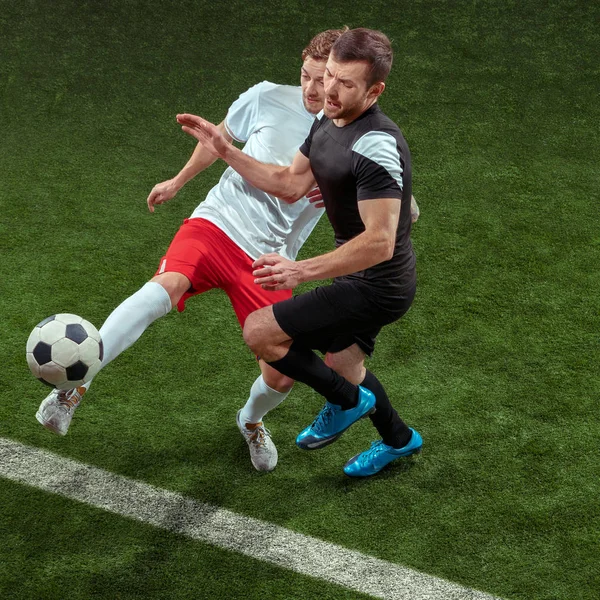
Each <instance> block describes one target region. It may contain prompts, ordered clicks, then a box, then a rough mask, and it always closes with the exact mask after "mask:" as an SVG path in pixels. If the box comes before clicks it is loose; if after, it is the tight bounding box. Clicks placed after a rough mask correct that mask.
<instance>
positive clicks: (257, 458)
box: [235, 408, 277, 471]
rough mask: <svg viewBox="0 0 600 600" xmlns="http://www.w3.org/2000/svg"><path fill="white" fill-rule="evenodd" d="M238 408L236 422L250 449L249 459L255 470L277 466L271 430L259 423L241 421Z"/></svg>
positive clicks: (270, 468)
mask: <svg viewBox="0 0 600 600" xmlns="http://www.w3.org/2000/svg"><path fill="white" fill-rule="evenodd" d="M241 414H242V409H241V408H240V410H238V412H237V416H236V419H235V420H236V422H237V426H238V429H239V430H240V433H241V434H242V435H243V436H244V439H245V440H246V443H247V444H248V448H249V450H250V460H251V461H252V464H253V465H254V468H255V469H256V470H257V471H272V470H273V469H274V468H275V467H276V466H277V448H276V447H275V444H274V443H273V440H272V439H271V432H270V431H269V430H268V429H266V428H265V427H264V425H263V424H262V422H261V423H246V424H244V423H242V421H241V420H240V415H241Z"/></svg>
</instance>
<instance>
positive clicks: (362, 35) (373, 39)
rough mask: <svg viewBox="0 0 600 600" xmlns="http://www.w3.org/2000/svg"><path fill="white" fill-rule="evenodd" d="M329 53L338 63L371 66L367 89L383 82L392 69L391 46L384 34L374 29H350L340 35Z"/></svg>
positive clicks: (392, 56)
mask: <svg viewBox="0 0 600 600" xmlns="http://www.w3.org/2000/svg"><path fill="white" fill-rule="evenodd" d="M331 52H332V54H333V56H334V57H335V59H336V60H338V61H340V62H351V61H355V60H362V61H366V62H367V63H369V64H370V65H371V71H370V73H369V77H368V78H367V87H368V88H370V87H371V86H372V85H373V84H374V83H377V82H378V81H385V80H386V79H387V76H388V75H389V74H390V70H391V68H392V60H393V58H394V52H393V50H392V44H391V43H390V40H389V39H388V37H387V35H385V33H382V32H381V31H376V30H374V29H365V28H364V27H359V28H358V29H350V30H349V31H347V32H346V33H344V34H343V35H341V36H340V37H339V38H338V39H337V41H336V42H335V44H334V45H333V48H332V49H331Z"/></svg>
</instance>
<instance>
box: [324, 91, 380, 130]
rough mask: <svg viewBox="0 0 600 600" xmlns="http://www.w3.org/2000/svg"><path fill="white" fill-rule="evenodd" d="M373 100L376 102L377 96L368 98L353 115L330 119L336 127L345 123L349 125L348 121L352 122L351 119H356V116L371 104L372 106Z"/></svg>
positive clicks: (366, 109) (365, 110) (343, 125)
mask: <svg viewBox="0 0 600 600" xmlns="http://www.w3.org/2000/svg"><path fill="white" fill-rule="evenodd" d="M375 102H377V98H375V99H373V100H368V101H367V102H366V103H365V105H364V106H363V108H362V109H361V111H360V112H358V113H356V114H354V115H349V116H347V117H342V118H341V119H332V121H333V123H334V125H335V126H336V127H345V126H346V125H350V123H352V122H353V121H356V119H358V117H360V115H362V114H363V113H365V112H367V111H368V110H369V109H370V108H371V106H373V104H375Z"/></svg>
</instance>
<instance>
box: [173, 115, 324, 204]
mask: <svg viewBox="0 0 600 600" xmlns="http://www.w3.org/2000/svg"><path fill="white" fill-rule="evenodd" d="M177 121H178V122H179V123H180V124H181V126H182V127H181V128H182V129H183V131H185V132H186V133H188V134H189V135H191V136H193V137H195V138H196V139H197V140H198V141H199V142H200V143H201V144H202V145H203V146H204V148H206V150H207V151H208V152H210V153H211V154H212V155H213V156H214V157H215V158H222V159H223V160H224V161H225V162H226V163H227V164H228V165H229V166H230V167H232V168H233V169H235V170H236V171H237V172H238V173H239V174H240V175H241V176H242V177H243V178H244V179H245V180H246V181H248V182H249V183H250V184H251V185H253V186H254V187H256V188H258V189H260V190H263V191H264V192H267V194H272V195H273V196H277V197H278V198H281V199H282V200H284V201H285V202H288V203H292V202H296V200H299V199H300V198H302V197H303V196H305V195H306V193H307V192H308V191H309V190H311V189H312V188H314V187H315V179H314V177H313V174H312V171H311V169H310V162H309V160H308V158H306V156H304V154H302V153H301V152H297V153H296V156H295V157H294V160H293V162H292V164H291V166H289V167H281V166H278V165H268V164H265V163H261V162H259V161H257V160H256V159H254V158H252V157H251V156H248V155H247V154H244V153H243V152H242V151H241V150H238V149H237V148H236V147H235V146H234V145H233V144H231V143H230V140H227V139H226V138H225V137H224V136H223V135H222V133H221V132H220V130H219V128H218V127H216V126H215V125H213V124H212V123H209V122H208V121H206V120H205V119H202V118H201V117H197V116H195V115H189V114H183V115H177Z"/></svg>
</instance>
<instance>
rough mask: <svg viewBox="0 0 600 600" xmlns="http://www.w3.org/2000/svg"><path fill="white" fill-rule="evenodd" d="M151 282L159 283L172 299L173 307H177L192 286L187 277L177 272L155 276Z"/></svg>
mask: <svg viewBox="0 0 600 600" xmlns="http://www.w3.org/2000/svg"><path fill="white" fill-rule="evenodd" d="M150 281H153V282H154V283H158V284H159V285H161V286H162V287H163V288H164V290H165V291H166V292H167V294H169V298H170V299H171V306H176V305H177V303H178V302H179V300H181V297H182V296H183V295H184V294H185V293H186V292H187V291H188V290H189V289H190V286H191V282H190V280H189V279H188V278H187V277H186V276H185V275H182V274H181V273H176V272H175V271H168V272H167V273H160V275H155V276H154V277H153V278H152V279H151V280H150Z"/></svg>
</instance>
